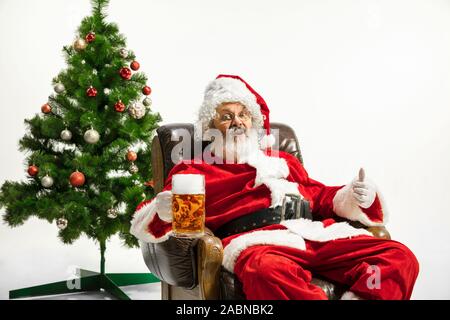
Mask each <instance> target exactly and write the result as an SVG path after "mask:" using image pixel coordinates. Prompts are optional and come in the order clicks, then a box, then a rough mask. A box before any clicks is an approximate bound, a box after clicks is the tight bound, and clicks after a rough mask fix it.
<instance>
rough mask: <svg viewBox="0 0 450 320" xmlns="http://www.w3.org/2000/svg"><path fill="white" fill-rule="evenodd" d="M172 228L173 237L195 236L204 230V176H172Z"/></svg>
mask: <svg viewBox="0 0 450 320" xmlns="http://www.w3.org/2000/svg"><path fill="white" fill-rule="evenodd" d="M172 214H173V220H172V229H173V234H174V236H175V237H180V238H195V237H201V236H203V234H204V232H205V176H204V175H202V174H174V175H173V176H172Z"/></svg>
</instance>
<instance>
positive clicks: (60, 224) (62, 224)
mask: <svg viewBox="0 0 450 320" xmlns="http://www.w3.org/2000/svg"><path fill="white" fill-rule="evenodd" d="M68 223H69V221H67V219H64V218H59V219H58V220H56V226H57V227H58V229H60V230H64V229H65V228H67V225H68Z"/></svg>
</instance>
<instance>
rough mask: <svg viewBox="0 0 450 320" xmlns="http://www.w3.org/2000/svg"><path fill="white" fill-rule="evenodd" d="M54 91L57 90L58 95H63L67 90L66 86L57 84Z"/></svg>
mask: <svg viewBox="0 0 450 320" xmlns="http://www.w3.org/2000/svg"><path fill="white" fill-rule="evenodd" d="M53 89H54V90H55V92H56V93H62V92H64V90H66V88H64V85H63V84H62V83H57V84H55V86H54V87H53Z"/></svg>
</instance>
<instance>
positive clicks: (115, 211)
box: [107, 208, 118, 219]
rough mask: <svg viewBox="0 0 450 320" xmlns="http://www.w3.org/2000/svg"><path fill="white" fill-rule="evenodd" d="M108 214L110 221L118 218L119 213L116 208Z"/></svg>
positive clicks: (111, 209) (109, 210)
mask: <svg viewBox="0 0 450 320" xmlns="http://www.w3.org/2000/svg"><path fill="white" fill-rule="evenodd" d="M107 213H108V215H107V216H108V218H110V219H115V218H117V215H118V212H117V209H116V208H109V209H108V211H107Z"/></svg>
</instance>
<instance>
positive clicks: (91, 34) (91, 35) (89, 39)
mask: <svg viewBox="0 0 450 320" xmlns="http://www.w3.org/2000/svg"><path fill="white" fill-rule="evenodd" d="M85 39H86V42H87V43H91V42H92V41H94V40H95V33H94V32H89V33H88V34H87V35H86V37H85Z"/></svg>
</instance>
